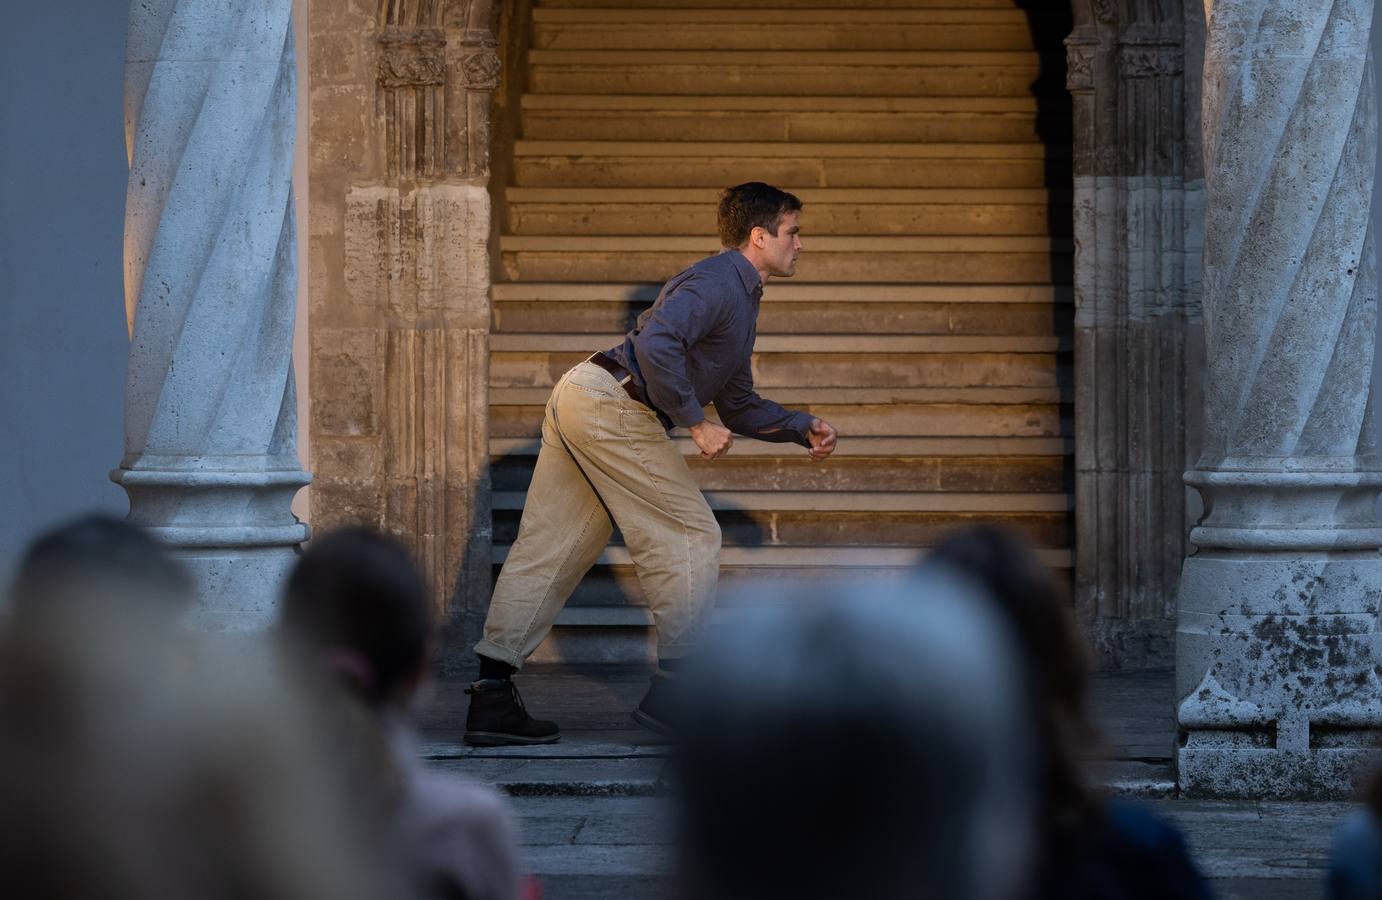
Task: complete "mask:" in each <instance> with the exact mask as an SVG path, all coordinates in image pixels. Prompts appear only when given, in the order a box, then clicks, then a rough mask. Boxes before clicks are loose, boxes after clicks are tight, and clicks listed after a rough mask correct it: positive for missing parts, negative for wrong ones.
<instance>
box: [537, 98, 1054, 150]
mask: <svg viewBox="0 0 1382 900" xmlns="http://www.w3.org/2000/svg"><path fill="white" fill-rule="evenodd" d="M542 97H545V98H549V100H565V97H568V95H567V94H550V95H546V94H545V95H542ZM611 98H612V100H640V101H641V100H647V101H650V102H641V104H640V106H638V108H633V106H627V108H623V109H593V108H583V106H575V105H557V106H556V108H536V109H532V108H529V109H525V111H524V113H522V135H524V137H525V138H529V140H546V141H621V140H623V141H854V142H865V141H896V142H970V144H973V142H1024V141H1036V140H1041V137H1042V134H1043V133H1045V134H1052V135H1066V137H1063V138H1061V140H1060V142H1061V144H1067V142H1068V135H1070V116H1068V111H1064V112H1063V111H1061V109H1060V108H1059V106H1057V105H1056V104H1053V106H1054V108H1053V109H1052V112H1050V113H1049V116H1046V120H1045V122H1043V123H1042V131H1038V130H1036V113H1035V111H1019V112H983V111H973V109H958V111H949V112H901V111H897V112H869V111H865V109H857V108H855V109H842V111H800V112H792V111H791V109H788V108H781V109H766V111H760V109H735V108H731V106H727V105H726V106H720V108H714V109H710V108H706V109H677V108H672V106H670V105H669V106H665V108H663V106H659V105H658V102H656V101H659V100H702V98H698V97H695V98H681V97H666V98H663V97H651V98H643V97H640V95H634V97H632V98H630V97H623V95H614V97H611ZM714 100H720V98H714ZM723 100H728V98H723ZM781 100H793V98H781ZM840 100H844V101H853V100H855V98H840ZM889 100H891V98H889ZM897 100H904V98H897ZM905 100H911V98H905ZM947 100H962V101H970V100H972V98H947ZM977 100H978V98H973V102H977ZM1001 100H1006V98H1001ZM525 106H527V104H525ZM650 106H651V108H650ZM1048 129H1049V130H1048Z"/></svg>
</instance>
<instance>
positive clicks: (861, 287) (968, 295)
mask: <svg viewBox="0 0 1382 900" xmlns="http://www.w3.org/2000/svg"><path fill="white" fill-rule="evenodd" d="M661 290H662V283H661V282H630V283H617V282H598V283H585V284H583V283H580V282H564V281H501V282H496V283H495V284H494V285H492V286H491V288H490V291H491V296H492V297H493V299H494V301H495V302H496V303H501V302H504V301H506V300H542V301H555V302H561V301H573V302H581V301H590V300H622V301H627V302H643V303H651V302H652V301H653V300H655V299H656V298H657V295H658V292H659V291H661ZM823 301H829V302H832V303H835V302H838V303H1032V304H1039V305H1043V306H1045V305H1050V304H1060V305H1065V306H1069V305H1072V304H1073V303H1074V298H1073V292H1072V291H1071V290H1070V288H1069V287H1068V286H1063V285H1052V284H860V283H851V284H813V283H810V282H805V281H797V280H795V279H793V280H791V281H774V282H771V283H770V284H769V285H768V286H767V288H765V289H764V291H763V302H764V303H765V304H766V303H797V302H800V303H818V302H823Z"/></svg>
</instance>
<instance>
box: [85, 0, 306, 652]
mask: <svg viewBox="0 0 1382 900" xmlns="http://www.w3.org/2000/svg"><path fill="white" fill-rule="evenodd" d="M290 12H291V4H290V2H289V0H138V2H134V3H131V5H130V19H129V33H128V36H127V43H126V63H125V133H126V140H127V150H128V153H129V159H130V178H129V189H128V195H127V200H126V211H125V306H126V314H127V318H128V322H129V328H130V340H131V344H130V360H129V371H128V375H127V380H126V389H125V455H124V458H123V459H122V460H121V462H120V467H119V468H118V469H116V470H115V471H114V472H112V473H111V478H112V479H113V480H114V481H116V482H118V483H119V484H121V485H123V486H124V488H125V490H126V491H127V492H128V494H129V497H130V519H131V520H132V521H135V522H138V523H140V524H141V525H144V526H146V527H148V528H149V529H151V530H152V531H153V532H154V533H155V534H156V535H158V536H159V537H160V538H162V539H163V540H164V541H165V542H166V543H167V544H169V545H170V546H172V547H173V548H174V550H175V552H176V554H177V555H178V556H180V557H182V558H183V559H184V560H185V561H186V563H187V564H188V565H189V567H190V568H191V569H192V571H193V572H194V573H195V576H196V579H197V582H198V589H199V592H200V600H201V603H200V605H199V607H198V609H197V612H196V616H195V619H196V624H197V625H199V626H200V627H203V628H206V629H210V630H224V631H241V630H250V629H255V628H259V627H262V626H263V625H265V624H266V623H267V622H268V621H269V620H270V618H271V617H272V614H273V609H274V605H275V601H276V597H277V594H278V591H279V588H280V583H281V581H282V579H283V576H284V574H285V573H286V571H287V569H288V568H289V567H290V566H291V565H292V562H293V558H294V547H295V546H296V545H297V544H298V543H300V542H301V541H303V540H305V539H306V537H307V533H308V532H307V526H306V525H304V524H303V523H301V522H300V521H298V520H297V518H296V517H295V516H293V514H292V512H291V510H290V505H291V502H292V498H293V494H294V493H296V492H297V490H298V489H299V488H301V487H302V486H303V485H305V484H306V483H307V482H308V481H309V480H310V477H309V476H308V474H307V473H306V472H304V471H303V470H302V467H301V466H300V465H299V463H298V458H297V451H296V432H297V422H296V414H295V400H294V384H293V368H292V350H293V317H294V302H295V297H296V291H297V268H296V253H297V239H296V235H295V230H294V222H293V199H292V168H293V136H294V119H293V117H294V104H295V102H296V73H295V69H294V58H293V39H292V30H291V19H290Z"/></svg>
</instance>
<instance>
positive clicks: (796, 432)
mask: <svg viewBox="0 0 1382 900" xmlns="http://www.w3.org/2000/svg"><path fill="white" fill-rule="evenodd" d="M715 411H716V412H718V413H719V414H720V421H721V422H723V423H724V425H725V427H726V428H728V429H729V430H730V431H733V432H734V433H735V434H742V435H744V436H745V437H751V438H757V439H758V440H760V441H768V442H769V443H774V444H786V443H796V444H801V445H802V446H804V447H809V446H811V440H810V438H808V437H807V436H806V435H807V432H808V431H809V430H810V429H811V420H812V418H813V417H812V416H811V414H810V413H805V412H800V411H794V410H790V409H786V408H785V407H783V406H781V405H779V404H777V403H774V402H773V401H772V400H768V399H767V398H765V397H760V396H758V393H757V392H756V391H754V389H753V372H752V371H751V370H750V368H749V363H748V362H745V363H744V364H743V365H742V366H740V367H739V368H738V369H737V370H735V373H734V375H733V377H731V378H730V379H729V382H728V383H726V384H725V389H724V390H723V391H721V392H720V394H719V396H717V397H716V398H715Z"/></svg>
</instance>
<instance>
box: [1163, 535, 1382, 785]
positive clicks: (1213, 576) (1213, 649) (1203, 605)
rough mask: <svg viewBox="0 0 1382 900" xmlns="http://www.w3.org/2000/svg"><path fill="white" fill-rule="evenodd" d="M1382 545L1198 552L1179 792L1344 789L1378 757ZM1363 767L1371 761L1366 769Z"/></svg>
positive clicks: (1180, 692)
mask: <svg viewBox="0 0 1382 900" xmlns="http://www.w3.org/2000/svg"><path fill="white" fill-rule="evenodd" d="M1380 600H1382V555H1379V554H1378V553H1377V552H1376V551H1342V552H1340V551H1317V552H1308V551H1307V552H1301V551H1299V550H1296V551H1291V552H1284V551H1283V552H1273V551H1261V550H1259V551H1255V552H1249V551H1238V550H1223V549H1220V550H1215V551H1201V553H1200V554H1198V555H1196V556H1192V557H1190V558H1188V559H1186V561H1185V567H1184V569H1183V571H1182V576H1181V589H1180V612H1179V619H1178V627H1177V630H1176V689H1177V700H1178V701H1179V707H1178V711H1177V717H1178V721H1179V726H1180V742H1179V743H1180V746H1179V748H1178V751H1177V769H1178V780H1179V782H1180V789H1181V793H1182V794H1183V795H1186V796H1191V797H1243V798H1278V799H1326V798H1344V797H1349V796H1352V795H1353V793H1354V782H1355V778H1357V777H1359V775H1360V767H1362V768H1363V769H1366V768H1368V767H1370V766H1371V765H1374V764H1376V763H1377V762H1382V756H1379V754H1378V752H1377V751H1376V750H1374V749H1372V748H1375V747H1377V746H1378V739H1379V737H1382V685H1379V679H1378V662H1379V661H1382V655H1379V652H1378V651H1379V649H1382V640H1380V637H1382V636H1379V635H1378V634H1377V633H1376V626H1377V619H1378V609H1379V601H1380ZM1362 774H1366V773H1365V772H1364V773H1362Z"/></svg>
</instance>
